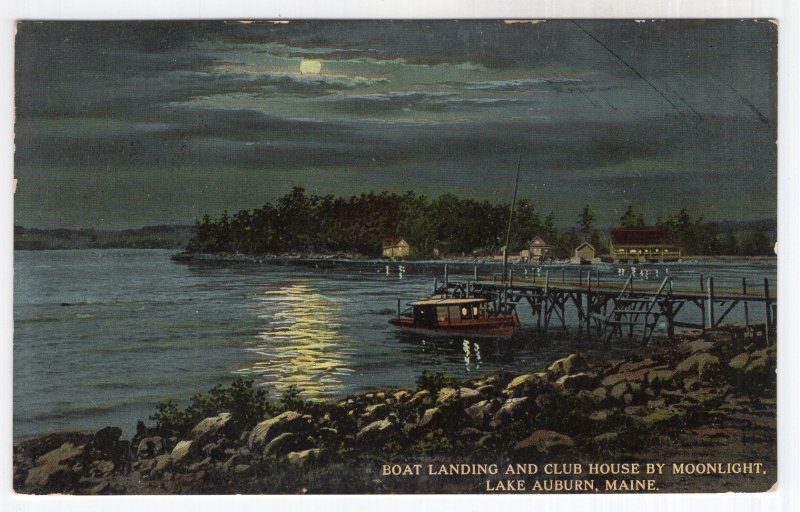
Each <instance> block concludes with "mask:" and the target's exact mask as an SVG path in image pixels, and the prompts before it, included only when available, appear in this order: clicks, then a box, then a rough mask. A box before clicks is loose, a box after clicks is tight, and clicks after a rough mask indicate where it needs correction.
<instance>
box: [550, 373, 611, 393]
mask: <svg viewBox="0 0 800 512" xmlns="http://www.w3.org/2000/svg"><path fill="white" fill-rule="evenodd" d="M599 381H600V379H599V378H598V377H597V375H593V374H591V373H585V372H581V373H575V374H572V375H564V376H563V377H561V378H559V379H558V380H557V381H556V385H557V386H559V387H561V388H563V389H566V390H569V391H575V390H581V389H592V388H594V387H595V386H597V384H598V383H599Z"/></svg>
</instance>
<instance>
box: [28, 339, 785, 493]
mask: <svg viewBox="0 0 800 512" xmlns="http://www.w3.org/2000/svg"><path fill="white" fill-rule="evenodd" d="M654 345H655V344H654ZM775 365H776V359H775V346H774V345H766V344H765V342H764V341H763V340H757V339H747V340H739V339H734V337H733V335H732V334H731V333H730V332H728V331H726V330H722V329H721V330H715V331H707V332H706V333H704V334H702V335H699V336H686V337H683V338H681V339H678V340H673V341H669V342H667V341H663V340H661V341H659V342H658V344H657V345H655V346H649V347H645V348H638V349H634V350H632V351H631V352H630V353H628V354H625V355H622V356H619V357H616V358H614V359H609V360H603V361H592V360H590V358H588V357H585V356H584V355H583V354H582V353H580V352H576V353H573V354H570V355H569V356H567V357H564V358H561V359H558V360H555V361H552V362H550V363H549V364H547V365H545V366H544V367H537V368H531V369H530V371H529V373H521V374H516V375H512V374H508V373H505V372H496V373H492V374H486V375H483V376H480V377H478V378H474V379H454V378H451V377H448V376H446V375H441V374H430V373H423V374H422V375H421V376H420V377H419V378H418V379H417V386H416V388H415V389H410V388H406V389H399V388H378V389H376V390H375V391H371V392H366V393H359V394H356V395H352V396H348V397H346V398H344V399H341V400H338V401H331V402H319V403H317V402H308V401H303V400H301V399H299V398H297V396H296V395H295V396H291V395H287V396H284V397H282V399H281V401H280V402H277V403H276V402H263V401H260V399H257V397H256V395H255V394H252V393H251V391H252V390H251V391H248V388H247V387H246V385H244V384H239V385H238V386H239V387H238V388H236V386H232V388H231V389H230V390H222V391H218V392H217V394H216V395H215V394H214V393H211V394H209V395H206V396H207V397H211V396H217V397H218V398H219V397H220V396H222V397H225V396H229V395H230V396H231V397H234V396H235V397H238V398H236V400H234V401H233V402H230V403H235V404H240V405H239V406H237V407H238V408H231V407H230V404H228V405H221V403H219V404H217V405H214V406H209V405H208V404H209V403H214V402H213V400H212V401H210V402H202V401H201V402H202V404H205V405H203V407H202V408H201V409H202V411H200V412H198V411H194V409H192V410H193V411H194V416H192V415H189V416H187V415H186V413H187V411H189V410H190V409H191V407H190V408H189V409H181V408H180V407H178V408H177V409H174V408H173V409H170V408H169V407H167V408H161V409H159V411H158V412H157V413H158V414H157V418H158V420H157V421H156V424H155V425H153V426H149V427H148V426H145V425H144V424H140V425H139V426H138V427H137V433H136V435H134V436H133V438H132V439H130V440H127V439H120V437H121V429H119V428H118V427H106V428H103V429H101V430H100V431H98V432H96V433H93V434H92V433H81V432H61V433H50V434H43V435H40V436H35V437H33V438H29V439H25V440H23V441H18V442H15V443H14V489H15V490H16V491H17V492H21V493H35V494H38V493H52V492H62V493H70V494H163V493H177V494H184V493H201V494H202V493H226V494H229V493H278V494H286V493H306V492H308V493H321V494H327V493H337V494H338V493H345V494H347V493H486V492H521V491H522V490H521V489H518V488H509V487H508V486H507V485H506V484H505V483H503V482H505V481H506V478H504V475H498V476H492V477H489V478H487V476H486V475H481V476H479V477H476V476H475V475H466V476H465V475H451V474H427V475H426V474H422V475H413V476H409V475H403V474H398V475H395V474H393V472H392V471H393V470H392V469H391V468H392V467H394V466H395V465H397V466H398V467H400V468H401V469H402V468H403V467H404V466H405V465H409V464H420V465H421V466H420V467H427V465H428V464H432V465H433V466H434V467H439V465H442V464H491V463H495V464H500V465H501V467H504V466H503V465H504V464H508V463H520V464H534V465H537V466H538V467H542V468H544V465H545V464H548V463H564V464H567V463H572V464H579V465H582V467H584V468H588V467H589V466H588V465H589V464H592V463H595V464H596V463H627V464H632V463H639V464H646V463H650V462H658V463H672V462H675V463H705V464H712V463H737V462H755V463H761V464H763V466H764V468H765V471H766V473H764V474H758V475H741V474H726V475H716V476H715V477H714V478H709V477H707V476H705V477H702V478H701V477H700V476H697V477H693V478H686V475H666V474H665V475H661V476H658V477H655V480H656V483H655V484H653V485H655V487H656V488H645V489H639V487H637V486H638V485H639V484H638V483H635V482H633V483H631V482H629V484H630V485H632V486H633V487H630V488H628V487H627V485H629V484H628V483H622V482H623V481H624V480H637V479H646V478H647V479H652V478H653V477H652V476H646V475H644V474H639V475H636V474H633V475H615V476H613V478H612V477H610V476H609V475H588V474H586V472H585V471H584V472H583V473H580V474H572V475H566V476H562V477H561V480H564V481H565V482H568V483H570V484H571V483H572V482H573V481H577V480H578V479H580V480H586V479H588V481H591V482H595V485H594V486H593V488H591V489H590V490H592V491H593V492H598V491H597V489H600V490H602V492H618V491H620V490H622V491H631V490H632V491H636V490H639V491H643V492H703V491H705V492H724V491H727V490H740V491H742V490H749V491H755V492H759V491H766V490H768V489H769V488H770V487H771V485H772V484H773V483H774V482H775V481H776V473H775V472H776V470H777V466H776V461H777V454H776V441H775V436H776V427H775V424H776V422H775V409H776V401H775V393H776V389H775ZM234 388H235V389H234ZM226 393H227V394H226ZM241 404H245V405H241ZM222 409H225V410H222ZM181 411H183V412H181ZM182 414H183V415H182ZM387 466H388V467H389V468H390V469H389V470H388V471H387V470H386V469H385V468H386V467H387ZM384 473H387V474H384ZM401 473H402V471H401ZM558 478H559V477H558V476H555V477H554V476H553V475H552V474H551V475H545V474H542V473H539V474H537V475H534V476H532V475H519V476H518V477H516V476H515V477H514V478H513V480H517V479H520V480H522V481H524V482H525V485H526V486H527V487H526V489H525V492H530V491H531V488H533V492H551V491H550V490H548V486H549V485H550V484H546V483H545V480H547V479H551V480H552V479H558ZM507 479H509V480H510V479H512V477H507ZM608 481H613V482H617V483H615V484H610V485H612V488H611V490H609V491H607V490H605V489H606V487H605V486H606V485H607V484H606V482H608ZM536 482H539V483H538V485H534V484H535V483H536ZM558 485H559V486H561V488H562V489H568V488H569V487H568V486H567V485H566V483H564V484H563V485H562V484H558ZM620 485H621V486H622V487H620ZM648 485H649V484H648ZM615 486H616V487H615ZM512 487H513V486H512ZM536 489H538V490H536ZM549 489H552V487H550V488H549Z"/></svg>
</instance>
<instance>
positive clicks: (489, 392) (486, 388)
mask: <svg viewBox="0 0 800 512" xmlns="http://www.w3.org/2000/svg"><path fill="white" fill-rule="evenodd" d="M475 391H477V392H478V393H480V394H481V395H483V396H495V395H497V388H496V387H495V386H494V385H493V384H484V385H483V386H480V387H478V388H476V389H475Z"/></svg>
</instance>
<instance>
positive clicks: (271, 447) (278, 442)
mask: <svg viewBox="0 0 800 512" xmlns="http://www.w3.org/2000/svg"><path fill="white" fill-rule="evenodd" d="M313 446H314V442H313V440H311V439H309V437H308V436H305V435H302V434H294V433H292V432H284V433H283V434H281V435H279V436H278V437H276V438H275V439H273V440H272V441H270V442H269V443H267V445H266V446H265V447H264V452H263V454H264V457H282V456H284V455H286V454H287V453H289V452H293V451H297V450H305V449H307V448H312V447H313Z"/></svg>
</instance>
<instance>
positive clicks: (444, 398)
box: [436, 387, 483, 407]
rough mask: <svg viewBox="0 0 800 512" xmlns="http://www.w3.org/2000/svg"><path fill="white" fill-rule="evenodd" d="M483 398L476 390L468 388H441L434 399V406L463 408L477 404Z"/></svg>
mask: <svg viewBox="0 0 800 512" xmlns="http://www.w3.org/2000/svg"><path fill="white" fill-rule="evenodd" d="M481 399H483V396H482V395H481V394H480V393H479V392H478V391H476V390H474V389H470V388H465V387H461V388H458V389H456V388H442V390H441V391H439V395H438V396H437V398H436V405H438V406H446V405H456V404H460V405H462V406H464V407H467V406H469V405H472V404H474V403H475V402H479V401H480V400H481Z"/></svg>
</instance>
